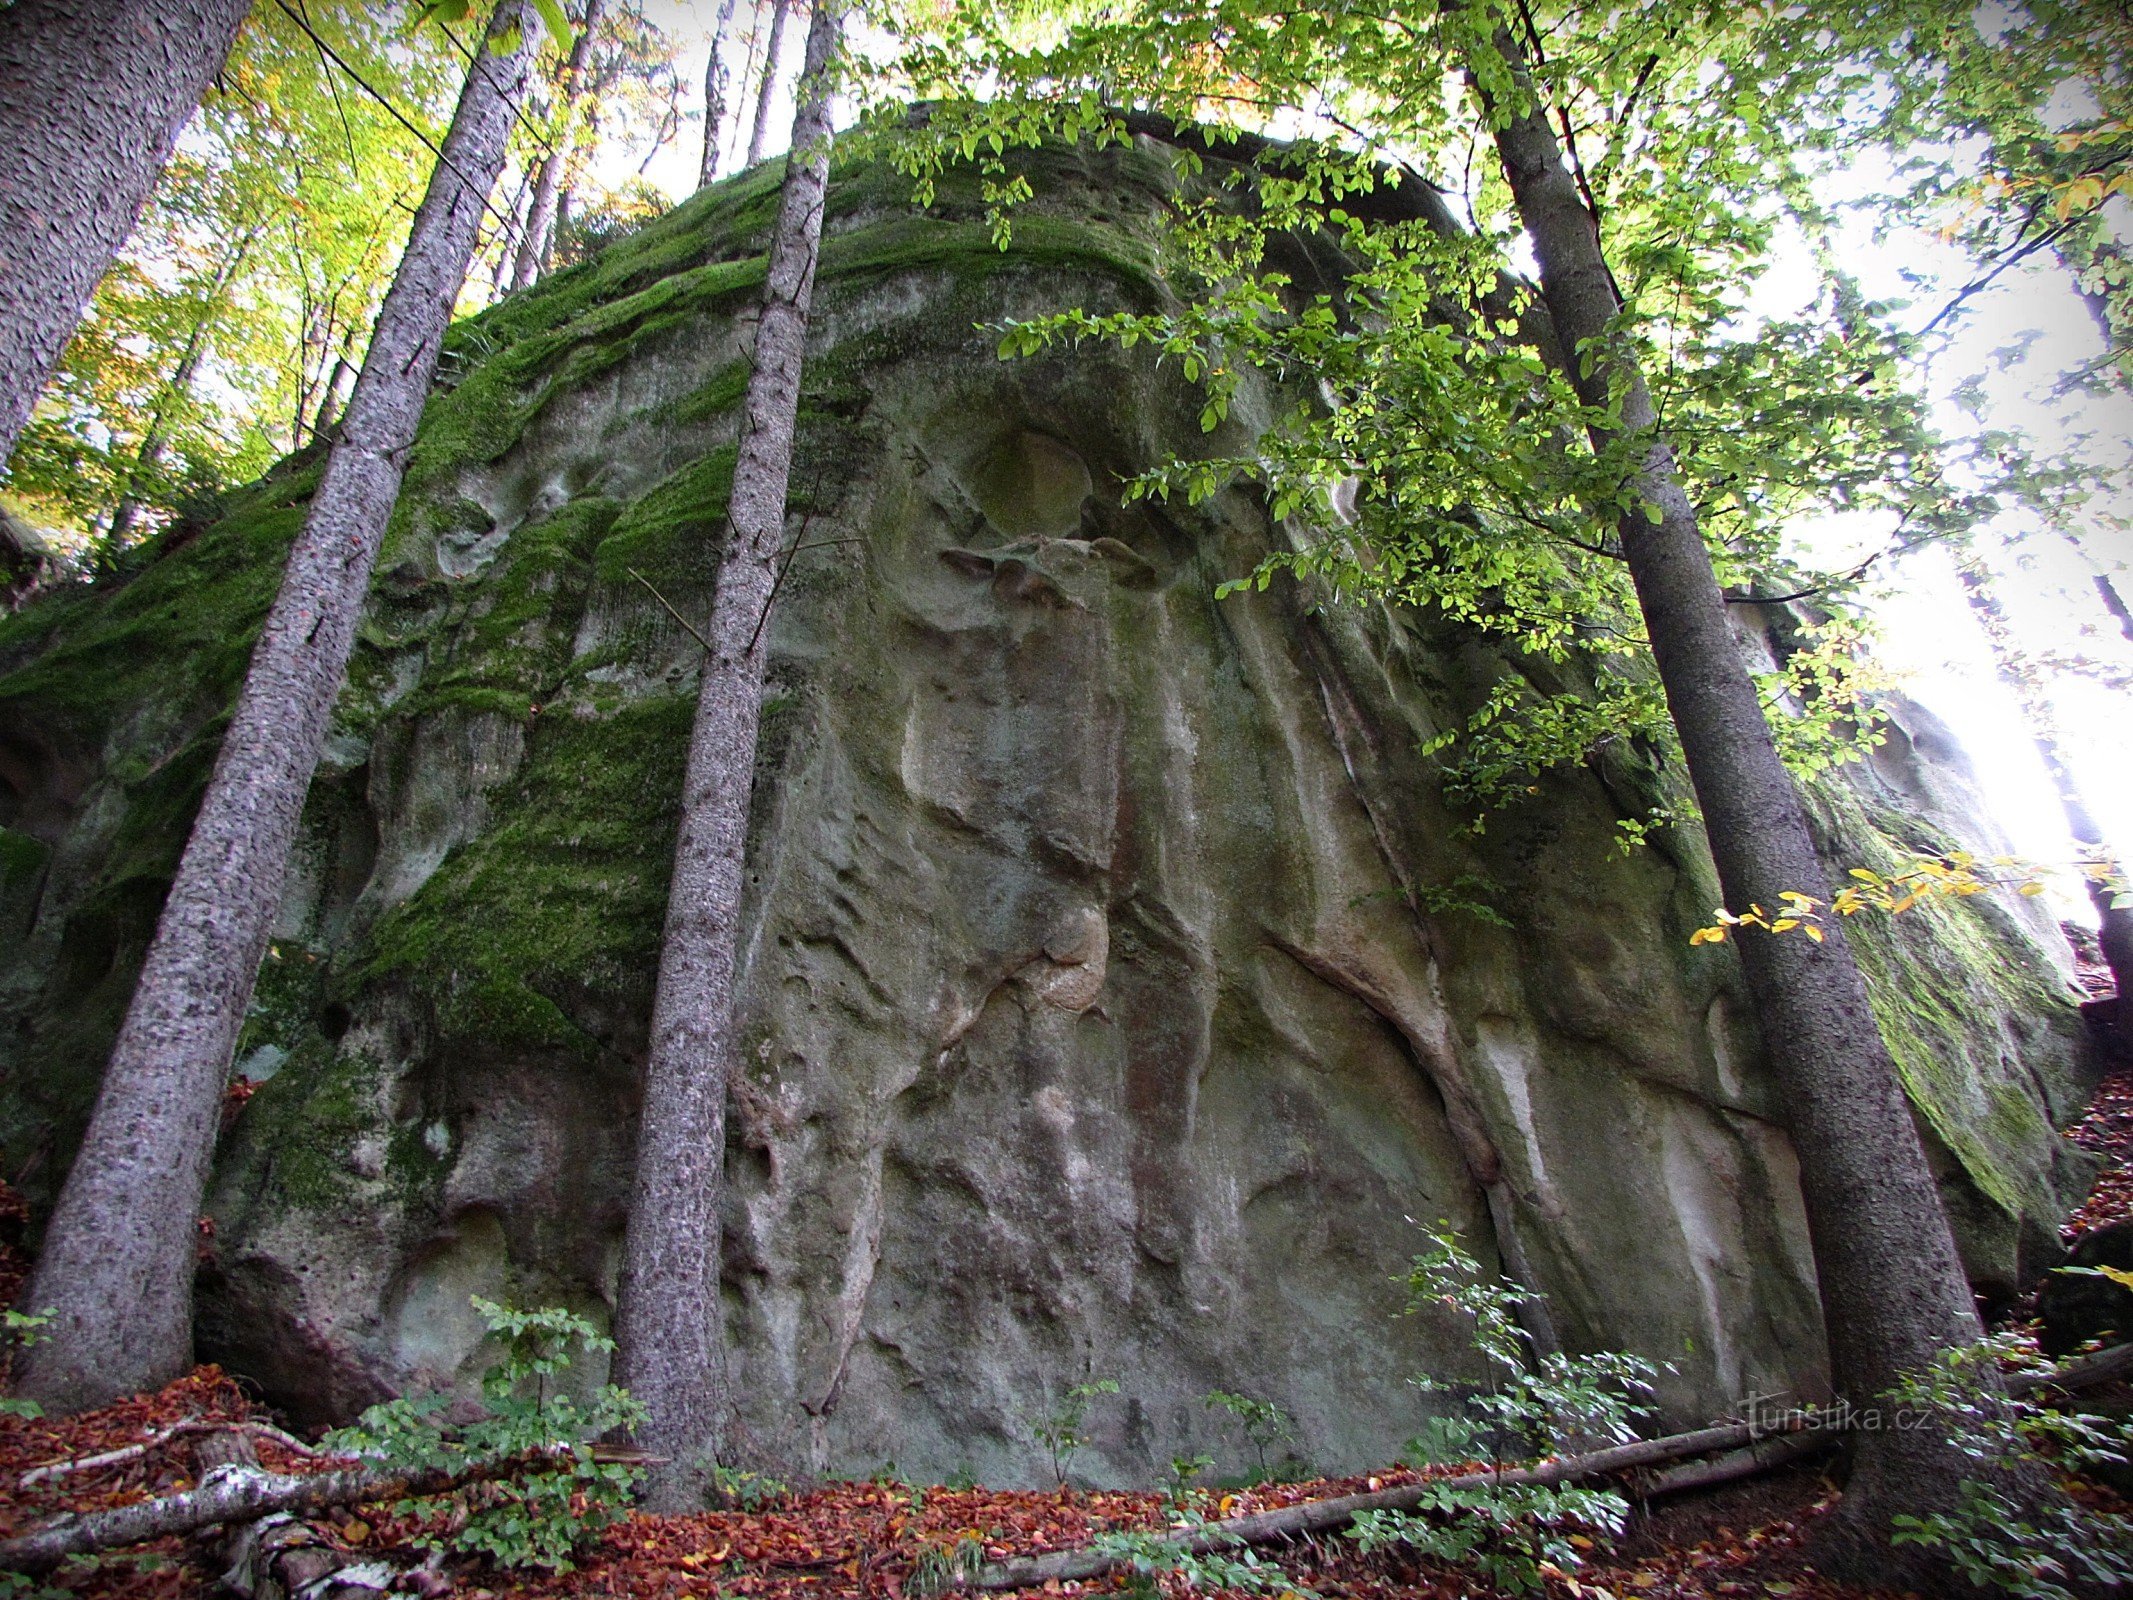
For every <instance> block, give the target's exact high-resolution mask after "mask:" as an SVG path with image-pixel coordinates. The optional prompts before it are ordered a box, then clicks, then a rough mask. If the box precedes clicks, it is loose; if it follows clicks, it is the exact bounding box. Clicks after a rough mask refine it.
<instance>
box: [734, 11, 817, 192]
mask: <svg viewBox="0 0 2133 1600" xmlns="http://www.w3.org/2000/svg"><path fill="white" fill-rule="evenodd" d="M790 5H791V0H770V39H769V42H768V43H766V44H765V45H764V46H763V77H762V81H761V82H760V83H759V84H758V85H757V86H756V92H755V130H754V131H753V132H752V133H750V134H749V135H748V162H747V164H748V165H749V166H751V167H752V166H754V165H755V164H756V163H757V162H758V161H760V160H762V159H763V141H764V139H765V138H767V137H768V136H769V133H770V100H771V97H772V96H773V95H774V94H776V93H777V90H778V51H779V50H780V49H782V48H783V47H784V44H785V13H786V11H787V9H789V7H790ZM810 37H812V35H810Z"/></svg>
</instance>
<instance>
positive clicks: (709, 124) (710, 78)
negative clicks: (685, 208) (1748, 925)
mask: <svg viewBox="0 0 2133 1600" xmlns="http://www.w3.org/2000/svg"><path fill="white" fill-rule="evenodd" d="M732 24H733V0H719V6H718V20H717V21H716V22H714V23H712V25H711V58H710V60H708V61H706V62H705V63H704V159H703V163H702V165H701V166H700V167H699V168H698V169H697V174H696V187H697V188H699V189H704V188H708V187H709V186H710V185H711V184H712V182H713V181H715V180H716V179H717V177H718V136H719V130H720V129H721V128H723V127H724V126H725V122H726V91H727V89H728V87H729V85H730V80H731V75H730V74H729V73H728V72H727V71H726V30H727V28H729V27H731V26H732Z"/></svg>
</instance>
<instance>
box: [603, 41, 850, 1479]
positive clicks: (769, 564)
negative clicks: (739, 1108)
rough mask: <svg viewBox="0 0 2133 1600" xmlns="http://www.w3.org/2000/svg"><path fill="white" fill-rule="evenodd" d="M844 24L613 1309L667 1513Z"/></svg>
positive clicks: (718, 645) (777, 341)
mask: <svg viewBox="0 0 2133 1600" xmlns="http://www.w3.org/2000/svg"><path fill="white" fill-rule="evenodd" d="M842 27H843V6H842V3H841V0H817V3H816V7H815V15H814V22H813V24H812V26H811V27H810V28H809V29H808V35H807V64H806V68H805V70H804V72H803V74H802V76H801V80H800V92H799V105H798V108H797V111H796V113H795V115H794V117H793V134H792V155H791V158H790V164H789V165H788V167H787V168H786V173H785V186H784V191H783V193H782V195H781V197H780V199H779V203H778V221H777V228H776V231H775V233H773V235H772V236H771V242H770V263H769V278H768V281H767V282H766V283H765V285H764V289H763V314H762V320H761V322H760V323H759V324H758V326H757V329H756V337H755V352H754V371H753V373H752V374H751V375H750V377H749V380H748V393H747V398H746V399H745V401H744V402H743V407H742V420H741V445H740V458H739V461H738V462H737V464H736V465H735V467H734V472H733V492H732V497H731V499H730V501H729V502H728V522H729V524H730V526H729V533H728V539H727V544H726V548H725V550H724V552H723V553H722V554H721V556H720V558H719V566H718V574H717V592H716V595H715V596H714V598H713V601H712V606H711V622H710V628H709V631H708V632H707V633H706V634H705V636H704V637H705V640H706V643H707V645H708V648H707V650H706V652H705V655H704V662H703V673H702V677H701V680H700V681H699V684H698V687H697V699H696V725H695V730H694V732H693V733H692V734H691V736H690V741H689V762H688V772H687V775H686V777H685V779H684V784H683V790H682V807H681V825H680V832H679V835H678V837H677V838H676V840H675V845H674V879H673V884H672V886H671V887H670V888H669V890H668V892H667V917H666V931H665V936H664V942H663V943H662V945H661V947H660V953H659V984H658V990H657V992H656V994H655V996H654V998H653V1001H652V1030H651V1045H650V1051H649V1056H648V1059H647V1061H646V1064H645V1088H644V1113H643V1120H642V1122H641V1124H640V1126H639V1129H638V1134H637V1175H636V1184H635V1188H634V1191H633V1194H632V1199H631V1204H630V1218H629V1229H628V1233H627V1236H626V1239H625V1242H624V1246H623V1261H622V1285H621V1293H620V1297H619V1299H618V1301H617V1304H616V1308H615V1339H616V1344H617V1350H616V1354H615V1382H617V1383H619V1384H621V1385H622V1386H623V1387H625V1388H627V1389H628V1390H629V1391H630V1393H631V1394H632V1395H634V1396H635V1397H636V1398H637V1399H638V1400H640V1401H642V1402H643V1404H644V1406H645V1408H646V1410H647V1412H648V1413H649V1415H648V1420H647V1421H646V1423H645V1425H644V1427H643V1428H642V1429H641V1430H640V1432H639V1436H638V1442H639V1443H640V1444H643V1445H644V1446H646V1447H647V1448H649V1449H651V1450H653V1451H656V1452H657V1453H658V1454H660V1455H662V1456H666V1457H669V1458H670V1462H669V1464H668V1465H666V1466H663V1467H660V1468H658V1469H655V1470H654V1472H653V1473H652V1475H651V1478H650V1480H649V1482H648V1484H647V1488H646V1499H647V1502H648V1503H649V1504H650V1505H651V1506H652V1507H653V1508H654V1509H656V1510H670V1511H680V1510H691V1509H701V1507H702V1505H703V1499H702V1487H703V1478H704V1473H705V1470H706V1468H707V1467H708V1465H709V1464H710V1462H711V1460H712V1458H713V1454H714V1452H715V1451H716V1449H717V1447H718V1444H719V1441H720V1436H721V1433H722V1430H723V1426H724V1422H725V1412H726V1406H727V1401H726V1375H725V1351H724V1318H723V1316H722V1315H721V1308H720V1304H719V1214H720V1207H721V1202H722V1199H723V1196H724V1190H725V1154H726V1087H727V1083H728V1081H729V1080H730V1078H731V1076H732V1074H733V1072H734V1070H735V1066H736V1062H737V1060H738V1054H739V1052H738V1047H737V1040H736V1039H735V1036H734V979H735V968H736V966H737V960H738V954H739V942H740V922H741V902H742V886H743V883H744V881H745V880H744V877H743V873H742V868H743V865H744V856H745V853H746V849H747V842H748V801H749V793H750V790H751V788H752V787H753V781H754V777H755V750H756V733H757V724H758V722H759V719H760V717H761V712H762V700H763V666H764V660H765V658H766V657H767V656H768V655H769V653H770V628H769V625H768V616H769V607H770V602H771V598H772V592H773V587H774V584H775V581H776V572H775V569H776V566H777V560H778V551H779V547H780V545H782V544H783V542H784V538H785V490H786V483H787V480H788V478H789V477H790V475H791V471H792V451H793V435H794V431H795V428H796V426H797V418H798V413H799V404H800V372H801V360H802V356H803V353H804V350H805V347H806V343H807V325H808V313H809V308H810V305H811V303H812V301H813V298H814V287H815V264H816V260H817V257H818V255H819V253H820V250H821V241H822V205H823V194H824V191H825V190H826V189H827V188H828V184H829V155H830V96H829V71H830V66H831V63H832V61H833V59H834V57H835V56H836V53H837V46H838V40H839V36H840V34H841V31H842Z"/></svg>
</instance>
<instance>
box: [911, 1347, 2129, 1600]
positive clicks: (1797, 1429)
mask: <svg viewBox="0 0 2133 1600" xmlns="http://www.w3.org/2000/svg"><path fill="white" fill-rule="evenodd" d="M2129 1374H2133V1344H2125V1345H2118V1346H2115V1347H2113V1348H2112V1349H2109V1350H2104V1351H2099V1352H2098V1353H2097V1354H2095V1355H2092V1356H2084V1357H2082V1358H2080V1359H2079V1360H2076V1361H2070V1362H2066V1363H2064V1364H2063V1365H2061V1366H2058V1367H2055V1368H2052V1369H2050V1370H2049V1371H2035V1372H2024V1373H2017V1374H2011V1375H2010V1376H2009V1378H2008V1383H2007V1387H2008V1390H2009V1392H2010V1393H2013V1394H2016V1395H2022V1394H2030V1393H2034V1392H2036V1391H2037V1390H2040V1389H2052V1390H2058V1391H2061V1392H2072V1391H2075V1390H2080V1389H2085V1388H2094V1387H2096V1386H2097V1385H2099V1384H2103V1383H2109V1382H2112V1381H2115V1380H2116V1379H2118V1378H2121V1377H2125V1376H2127V1375H2129ZM1842 1427H1843V1424H1842V1422H1841V1421H1840V1420H1838V1419H1837V1418H1836V1417H1834V1416H1832V1417H1828V1418H1825V1417H1823V1416H1822V1415H1821V1414H1819V1413H1817V1412H1814V1411H1807V1410H1803V1411H1800V1412H1798V1413H1795V1414H1794V1415H1792V1416H1791V1417H1789V1418H1788V1419H1787V1421H1786V1423H1785V1425H1783V1426H1781V1427H1775V1428H1773V1427H1765V1426H1757V1425H1755V1424H1752V1423H1746V1422H1738V1423H1728V1424H1723V1425H1721V1426H1718V1427H1711V1428H1700V1429H1697V1430H1696V1431H1694V1432H1692V1433H1677V1434H1670V1435H1668V1436H1667V1437H1665V1438H1662V1439H1639V1440H1637V1441H1635V1442H1633V1443H1630V1444H1623V1445H1614V1446H1611V1447H1610V1448H1608V1449H1605V1450H1593V1451H1588V1452H1586V1453H1584V1454H1582V1455H1574V1456H1562V1457H1559V1458H1557V1459H1556V1460H1553V1461H1544V1462H1541V1463H1539V1464H1538V1465H1536V1466H1531V1467H1519V1468H1516V1469H1513V1470H1511V1471H1505V1472H1493V1471H1490V1472H1467V1473H1461V1474H1459V1475H1457V1476H1455V1477H1441V1478H1425V1479H1423V1480H1421V1481H1420V1482H1417V1483H1408V1484H1401V1485H1400V1486H1398V1487H1397V1488H1392V1489H1381V1490H1378V1491H1376V1492H1375V1493H1371V1494H1348V1495H1339V1496H1336V1497H1334V1498H1332V1499H1328V1500H1305V1501H1302V1502H1301V1503H1299V1504H1297V1505H1293V1506H1283V1507H1282V1508H1281V1509H1279V1510H1277V1511H1256V1512H1252V1513H1249V1514H1248V1515H1245V1516H1239V1517H1227V1518H1224V1519H1223V1520H1222V1521H1220V1522H1209V1523H1205V1524H1202V1525H1201V1526H1200V1527H1197V1528H1191V1529H1187V1530H1185V1531H1183V1532H1180V1533H1176V1534H1173V1535H1171V1536H1170V1537H1168V1538H1164V1539H1159V1540H1155V1541H1153V1544H1152V1551H1151V1553H1155V1554H1165V1553H1175V1554H1177V1555H1181V1556H1183V1555H1206V1554H1208V1553H1210V1552H1212V1551H1216V1550H1229V1549H1235V1548H1237V1547H1238V1546H1240V1545H1255V1544H1272V1543H1274V1542H1276V1541H1277V1540H1288V1539H1296V1538H1301V1537H1303V1536H1305V1535H1308V1534H1314V1533H1330V1532H1332V1531H1333V1530H1335V1529H1337V1528H1341V1527H1344V1526H1346V1525H1347V1524H1348V1523H1349V1522H1351V1521H1353V1520H1354V1519H1355V1518H1356V1517H1357V1516H1359V1515H1361V1514H1362V1513H1364V1512H1366V1511H1412V1510H1414V1509H1415V1508H1416V1507H1417V1506H1419V1505H1421V1504H1422V1503H1423V1502H1424V1501H1425V1500H1427V1499H1428V1498H1430V1497H1431V1496H1432V1495H1434V1494H1437V1493H1440V1492H1442V1491H1443V1490H1444V1489H1447V1488H1471V1487H1479V1486H1481V1485H1484V1484H1495V1485H1501V1486H1503V1487H1505V1488H1515V1487H1523V1486H1529V1485H1535V1486H1537V1485H1554V1484H1562V1483H1576V1482H1582V1481H1584V1480H1586V1479H1590V1478H1604V1477H1609V1476H1612V1475H1614V1474H1616V1473H1621V1472H1629V1471H1632V1470H1634V1469H1636V1468H1640V1467H1653V1466H1661V1465H1665V1464H1667V1463H1670V1462H1680V1461H1686V1460H1688V1459H1689V1458H1691V1457H1695V1456H1713V1455H1716V1456H1718V1457H1719V1459H1718V1460H1717V1461H1709V1462H1698V1463H1695V1465H1694V1466H1692V1467H1688V1468H1684V1469H1681V1470H1680V1471H1678V1472H1677V1473H1675V1474H1673V1475H1671V1476H1670V1475H1668V1474H1665V1473H1661V1474H1658V1475H1656V1477H1655V1478H1653V1479H1651V1480H1648V1484H1649V1485H1650V1487H1648V1488H1647V1490H1646V1491H1645V1492H1646V1493H1654V1492H1656V1493H1662V1494H1663V1493H1670V1492H1676V1491H1679V1490H1684V1489H1691V1488H1701V1487H1709V1486H1712V1485H1715V1484H1719V1483H1727V1482H1731V1481H1733V1480H1734V1479H1736V1478H1743V1477H1747V1476H1749V1475H1750V1474H1752V1473H1756V1472H1762V1471H1767V1470H1769V1469H1771V1468H1774V1467H1777V1466H1779V1465H1782V1464H1783V1463H1784V1462H1786V1461H1792V1460H1797V1459H1798V1458H1799V1457H1801V1456H1803V1455H1807V1454H1809V1453H1811V1452H1812V1451H1813V1450H1815V1449H1816V1448H1819V1447H1820V1446H1821V1445H1824V1444H1827V1443H1830V1442H1832V1441H1833V1440H1834V1439H1835V1438H1836V1436H1837V1434H1838V1433H1839V1432H1840V1431H1841V1430H1842ZM1721 1463H1723V1464H1721ZM1129 1559H1130V1558H1129V1557H1128V1556H1126V1555H1123V1554H1115V1553H1113V1552H1111V1551H1108V1550H1098V1549H1094V1548H1090V1547H1083V1548H1080V1549H1075V1550H1055V1551H1052V1552H1050V1553H1048V1554H1045V1555H1041V1556H1016V1557H1013V1558H1011V1559H1009V1560H1006V1561H996V1562H990V1563H988V1564H986V1565H985V1566H982V1567H980V1568H978V1569H977V1570H976V1571H975V1572H972V1573H969V1574H968V1575H966V1576H963V1577H961V1578H959V1579H957V1580H956V1581H955V1582H954V1583H953V1584H952V1585H950V1587H953V1588H957V1589H983V1590H998V1589H1022V1588H1032V1587H1035V1586H1037V1585H1040V1584H1044V1583H1049V1582H1055V1581H1056V1582H1061V1583H1066V1582H1072V1581H1077V1580H1082V1579H1088V1578H1096V1577H1101V1576H1103V1575H1104V1574H1106V1573H1109V1572H1112V1571H1115V1570H1117V1569H1118V1568H1119V1567H1122V1566H1124V1565H1125V1564H1126V1563H1127V1561H1128V1560H1129Z"/></svg>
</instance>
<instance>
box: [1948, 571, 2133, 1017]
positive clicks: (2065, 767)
mask: <svg viewBox="0 0 2133 1600" xmlns="http://www.w3.org/2000/svg"><path fill="white" fill-rule="evenodd" d="M1955 572H1956V577H1957V579H1958V581H1960V582H1961V584H1962V586H1963V599H1964V600H1965V601H1967V602H1968V603H1969V606H1970V611H1971V614H1972V615H1973V616H1975V617H1976V618H1977V621H1978V626H1979V628H1981V629H1982V630H1983V632H1984V635H1985V641H1986V643H1987V644H1989V645H1990V646H1991V647H1992V665H1993V670H1994V671H1995V672H1996V673H1997V674H1998V676H1999V679H2000V681H2001V682H2002V683H2004V684H2006V685H2007V687H2008V688H2009V689H2011V690H2013V691H2014V695H2015V698H2016V699H2017V700H2018V701H2020V702H2021V706H2022V713H2023V721H2024V722H2026V723H2027V724H2028V725H2029V738H2030V743H2031V744H2033V745H2035V746H2036V750H2037V756H2038V758H2039V759H2040V760H2042V761H2043V763H2044V770H2045V771H2046V772H2047V773H2048V774H2050V776H2051V780H2052V791H2053V793H2054V794H2056V795H2057V796H2058V797H2059V811H2060V814H2061V815H2062V816H2064V817H2065V818H2066V831H2067V832H2068V833H2069V834H2071V835H2072V836H2073V840H2074V843H2075V845H2076V846H2077V847H2078V848H2079V851H2080V856H2081V860H2082V861H2083V862H2084V863H2093V864H2095V865H2098V866H2107V867H2109V868H2111V869H2112V877H2113V878H2116V877H2117V876H2118V871H2117V868H2118V860H2117V858H2116V856H2114V855H2113V854H2112V852H2111V849H2110V847H2109V845H2108V844H2106V843H2105V841H2104V837H2103V829H2102V828H2101V827H2099V826H2098V825H2097V822H2096V818H2095V816H2094V815H2093V814H2092V813H2091V812H2090V810H2089V808H2088V802H2087V801H2086V800H2085V799H2083V798H2082V794H2081V784H2080V781H2079V780H2078V779H2077V778H2076V777H2075V776H2074V769H2073V767H2072V766H2071V765H2070V764H2069V763H2068V761H2067V759H2066V746H2065V741H2064V740H2063V739H2062V738H2061V737H2060V731H2059V717H2058V713H2057V711H2056V710H2055V709H2054V708H2053V706H2052V703H2051V699H2050V697H2049V696H2048V695H2047V694H2045V693H2044V691H2043V688H2042V686H2041V685H2040V684H2038V683H2037V682H2035V680H2034V675H2033V673H2032V672H2031V670H2030V669H2029V668H2027V667H2025V666H2024V664H2023V663H2022V661H2021V659H2020V655H2021V653H2020V651H2019V650H2017V649H2016V647H2015V642H2014V636H2013V634H2012V632H2011V631H2010V630H2009V628H2008V625H2007V614H2006V612H2005V611H2003V610H2001V608H2000V599H1999V596H1998V595H1996V594H1994V593H1993V591H1992V578H1991V575H1990V574H1989V573H1988V572H1987V570H1986V568H1985V564H1984V559H1983V557H1982V556H1980V555H1978V554H1977V553H1976V552H1975V551H1973V552H1971V554H1970V555H1969V556H1968V557H1966V558H1965V559H1962V560H1959V561H1957V562H1956V567H1955ZM2107 581H2108V580H2106V579H2103V578H2101V577H2099V578H2098V579H2097V582H2098V584H2099V585H2102V584H2105V583H2107ZM2113 593H2114V597H2115V591H2114V592H2113ZM2087 887H2088V896H2089V903H2090V905H2092V906H2093V907H2095V910H2096V942H2097V943H2098V945H2099V946H2101V948H2102V950H2103V961H2104V965H2105V966H2107V967H2109V968H2110V969H2111V979H2112V981H2113V982H2114V983H2115V984H2116V985H2117V989H2118V995H2117V998H2116V999H2115V1000H2114V1001H2113V1002H2112V1003H2111V1005H2110V1006H2109V1007H2108V1008H2105V1007H2104V1006H2102V1005H2098V1006H2096V1007H2095V1008H2094V1009H2095V1010H2096V1011H2098V1012H2103V1013H2104V1014H2105V1016H2106V1018H2107V1020H2108V1024H2109V1031H2110V1032H2111V1033H2113V1034H2115V1035H2116V1037H2115V1038H2114V1039H2113V1040H2112V1043H2113V1045H2115V1046H2116V1047H2117V1048H2118V1049H2120V1050H2123V1049H2125V1048H2126V1047H2127V1046H2128V1045H2129V1044H2133V1029H2129V1028H2128V1026H2127V1024H2128V1023H2129V1022H2133V910H2124V909H2119V908H2114V907H2113V905H2112V904H2111V902H2112V901H2113V900H2115V899H2116V898H2117V897H2118V891H2117V890H2116V889H2114V888H2113V887H2112V886H2111V884H2110V883H2107V882H2106V883H2095V882H2091V883H2090V884H2088V886H2087ZM2084 1009H2087V1008H2084Z"/></svg>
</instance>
